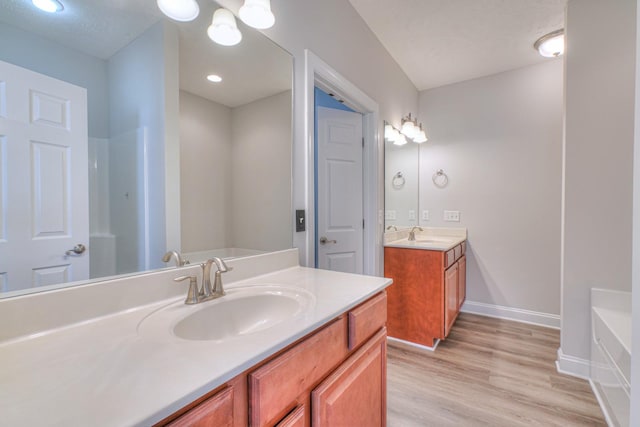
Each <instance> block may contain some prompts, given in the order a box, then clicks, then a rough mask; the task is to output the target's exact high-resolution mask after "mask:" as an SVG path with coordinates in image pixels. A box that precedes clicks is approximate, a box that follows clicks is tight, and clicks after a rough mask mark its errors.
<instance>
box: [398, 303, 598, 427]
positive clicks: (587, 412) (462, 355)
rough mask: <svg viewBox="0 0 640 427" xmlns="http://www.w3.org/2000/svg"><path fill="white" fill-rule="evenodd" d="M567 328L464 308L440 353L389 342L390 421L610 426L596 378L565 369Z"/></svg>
mask: <svg viewBox="0 0 640 427" xmlns="http://www.w3.org/2000/svg"><path fill="white" fill-rule="evenodd" d="M559 344H560V334H559V331H557V330H553V329H548V328H543V327H538V326H532V325H527V324H523V323H517V322H510V321H505V320H499V319H493V318H489V317H483V316H476V315H472V314H466V313H460V316H459V317H458V320H457V321H456V324H455V325H454V327H453V329H452V330H451V333H450V335H449V337H448V338H447V340H446V341H443V342H441V343H440V345H439V346H438V348H437V350H436V351H435V352H430V351H425V350H419V349H412V348H406V347H398V346H397V345H396V344H393V343H389V347H388V379H387V381H388V383H387V387H388V398H387V399H388V412H387V414H388V415H387V417H388V420H387V421H388V425H389V426H390V427H410V426H521V425H527V426H531V425H534V426H562V427H565V426H606V423H605V420H604V418H603V415H602V412H601V410H600V407H599V406H598V403H597V401H596V399H595V397H594V395H593V393H592V392H591V388H590V386H589V383H588V382H587V381H584V380H580V379H577V378H574V377H570V376H567V375H561V374H558V373H557V371H556V367H555V360H556V351H557V349H558V347H559Z"/></svg>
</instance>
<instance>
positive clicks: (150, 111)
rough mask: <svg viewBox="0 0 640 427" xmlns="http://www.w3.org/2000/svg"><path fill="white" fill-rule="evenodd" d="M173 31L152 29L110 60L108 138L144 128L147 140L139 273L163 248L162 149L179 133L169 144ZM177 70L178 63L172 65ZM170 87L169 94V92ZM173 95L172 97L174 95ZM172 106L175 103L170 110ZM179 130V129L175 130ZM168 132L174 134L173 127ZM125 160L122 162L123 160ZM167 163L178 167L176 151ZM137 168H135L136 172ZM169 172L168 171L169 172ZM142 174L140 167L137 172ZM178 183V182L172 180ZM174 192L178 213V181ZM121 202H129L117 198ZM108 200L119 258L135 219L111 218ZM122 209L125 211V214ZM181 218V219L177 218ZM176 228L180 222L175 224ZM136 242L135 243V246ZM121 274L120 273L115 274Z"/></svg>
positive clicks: (154, 263)
mask: <svg viewBox="0 0 640 427" xmlns="http://www.w3.org/2000/svg"><path fill="white" fill-rule="evenodd" d="M177 37H178V35H177V32H176V31H175V28H174V27H172V26H170V25H167V24H163V23H162V22H160V23H158V24H156V25H154V26H153V27H151V28H150V29H149V30H147V31H146V32H145V33H144V34H142V35H141V36H140V37H138V38H137V39H136V40H134V41H133V42H132V43H131V44H129V45H128V46H126V47H124V48H123V49H121V50H120V51H119V52H118V53H116V54H115V55H113V56H112V57H111V58H110V59H109V62H108V70H109V81H110V92H109V106H110V117H109V118H110V120H109V127H110V135H111V138H112V139H115V138H120V137H122V136H123V135H127V134H129V133H130V132H133V131H136V130H140V129H144V130H145V132H146V137H147V141H148V147H147V156H146V157H147V162H148V182H149V186H148V199H149V202H150V204H149V207H148V210H147V211H148V215H149V220H148V226H149V233H148V239H149V248H150V251H149V253H148V260H149V261H150V265H148V266H141V265H140V266H138V269H147V268H157V267H161V266H163V263H162V262H161V258H162V255H163V254H164V252H165V248H166V243H165V242H166V238H167V232H166V229H165V172H164V171H165V168H166V165H165V148H166V146H169V145H170V146H171V147H175V145H176V144H177V142H178V137H177V135H176V136H175V137H174V138H173V139H172V140H171V141H169V138H166V136H167V135H171V134H172V133H170V132H169V131H168V127H169V125H168V122H167V120H168V118H167V117H166V114H167V111H170V110H173V109H175V112H176V114H175V118H173V119H172V120H175V121H176V123H177V120H178V117H177V112H178V109H179V107H178V105H177V102H178V73H177V68H175V67H171V68H169V67H167V64H177V63H178V52H177V44H178V41H177ZM176 66H177V65H176ZM171 88H174V89H173V90H170V89H171ZM173 91H175V94H173V95H172V93H173ZM173 103H176V105H175V106H174V105H173ZM174 127H175V129H176V130H177V129H178V127H177V126H174ZM171 132H174V130H173V129H171ZM109 160H110V164H111V165H112V167H115V168H117V164H118V161H119V160H118V159H117V158H114V157H113V156H112V157H111V158H110V159H109ZM122 161H123V162H124V159H122ZM170 161H172V162H173V163H176V164H177V166H176V167H173V169H175V170H178V169H177V168H179V162H180V158H179V153H178V154H177V155H176V154H175V153H173V154H172V155H171V157H170ZM139 167H140V165H138V168H139ZM173 169H172V170H173ZM139 170H140V169H139ZM176 182H177V180H176ZM177 185H178V188H177V190H174V193H175V194H168V195H167V196H168V197H174V198H175V205H177V207H176V209H177V210H179V204H180V203H179V200H180V193H179V183H178V184H177ZM118 200H119V201H120V202H122V203H129V202H127V200H124V199H122V197H120V199H118ZM118 200H112V201H111V202H112V203H111V209H112V212H111V223H112V232H113V233H114V234H116V235H117V243H116V244H117V247H118V252H119V253H120V254H122V253H124V252H126V251H127V250H129V248H131V247H133V246H134V244H135V242H132V241H131V239H132V238H133V237H134V236H133V235H132V234H131V233H130V232H129V229H130V227H127V226H126V225H124V224H125V222H126V221H127V220H133V221H135V220H136V218H131V217H126V218H122V217H119V216H117V215H114V209H116V208H117V206H114V203H117V202H118ZM124 211H126V210H124ZM178 220H179V216H178ZM175 227H176V228H177V227H179V222H178V223H176V224H175ZM138 243H139V242H138ZM119 271H120V270H119Z"/></svg>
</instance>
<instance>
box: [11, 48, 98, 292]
mask: <svg viewBox="0 0 640 427" xmlns="http://www.w3.org/2000/svg"><path fill="white" fill-rule="evenodd" d="M87 180H88V165H87V93H86V90H85V89H83V88H81V87H78V86H74V85H71V84H69V83H66V82H63V81H60V80H56V79H53V78H51V77H48V76H45V75H43V74H38V73H35V72H33V71H30V70H27V69H25V68H21V67H17V66H15V65H12V64H8V63H6V62H1V61H0V290H2V291H12V290H18V289H25V288H29V287H37V286H45V285H49V284H54V283H62V282H69V281H76V280H84V279H88V278H89V254H88V250H87V251H85V252H84V253H82V254H78V255H76V254H75V253H74V254H72V255H66V254H65V252H67V251H69V250H71V249H72V248H74V247H75V246H76V245H78V244H83V245H88V241H89V203H88V183H87Z"/></svg>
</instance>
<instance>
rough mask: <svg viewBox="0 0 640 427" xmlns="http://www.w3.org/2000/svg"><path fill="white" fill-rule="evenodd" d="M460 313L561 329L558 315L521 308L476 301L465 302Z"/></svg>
mask: <svg viewBox="0 0 640 427" xmlns="http://www.w3.org/2000/svg"><path fill="white" fill-rule="evenodd" d="M460 311H462V312H464V313H472V314H479V315H481V316H487V317H496V318H498V319H505V320H513V321H515V322H521V323H529V324H532V325H539V326H545V327H547V328H553V329H560V316H559V315H557V314H550V313H542V312H539V311H531V310H524V309H521V308H515V307H506V306H503V305H495V304H486V303H483V302H475V301H465V303H464V304H463V305H462V308H461V310H460Z"/></svg>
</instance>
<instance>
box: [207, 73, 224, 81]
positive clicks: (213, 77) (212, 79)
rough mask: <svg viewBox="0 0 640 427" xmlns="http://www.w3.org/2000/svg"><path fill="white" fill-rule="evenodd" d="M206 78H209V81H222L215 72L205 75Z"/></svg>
mask: <svg viewBox="0 0 640 427" xmlns="http://www.w3.org/2000/svg"><path fill="white" fill-rule="evenodd" d="M207 80H209V81H210V82H213V83H220V82H221V81H222V77H220V76H219V75H217V74H209V75H208V76H207Z"/></svg>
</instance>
